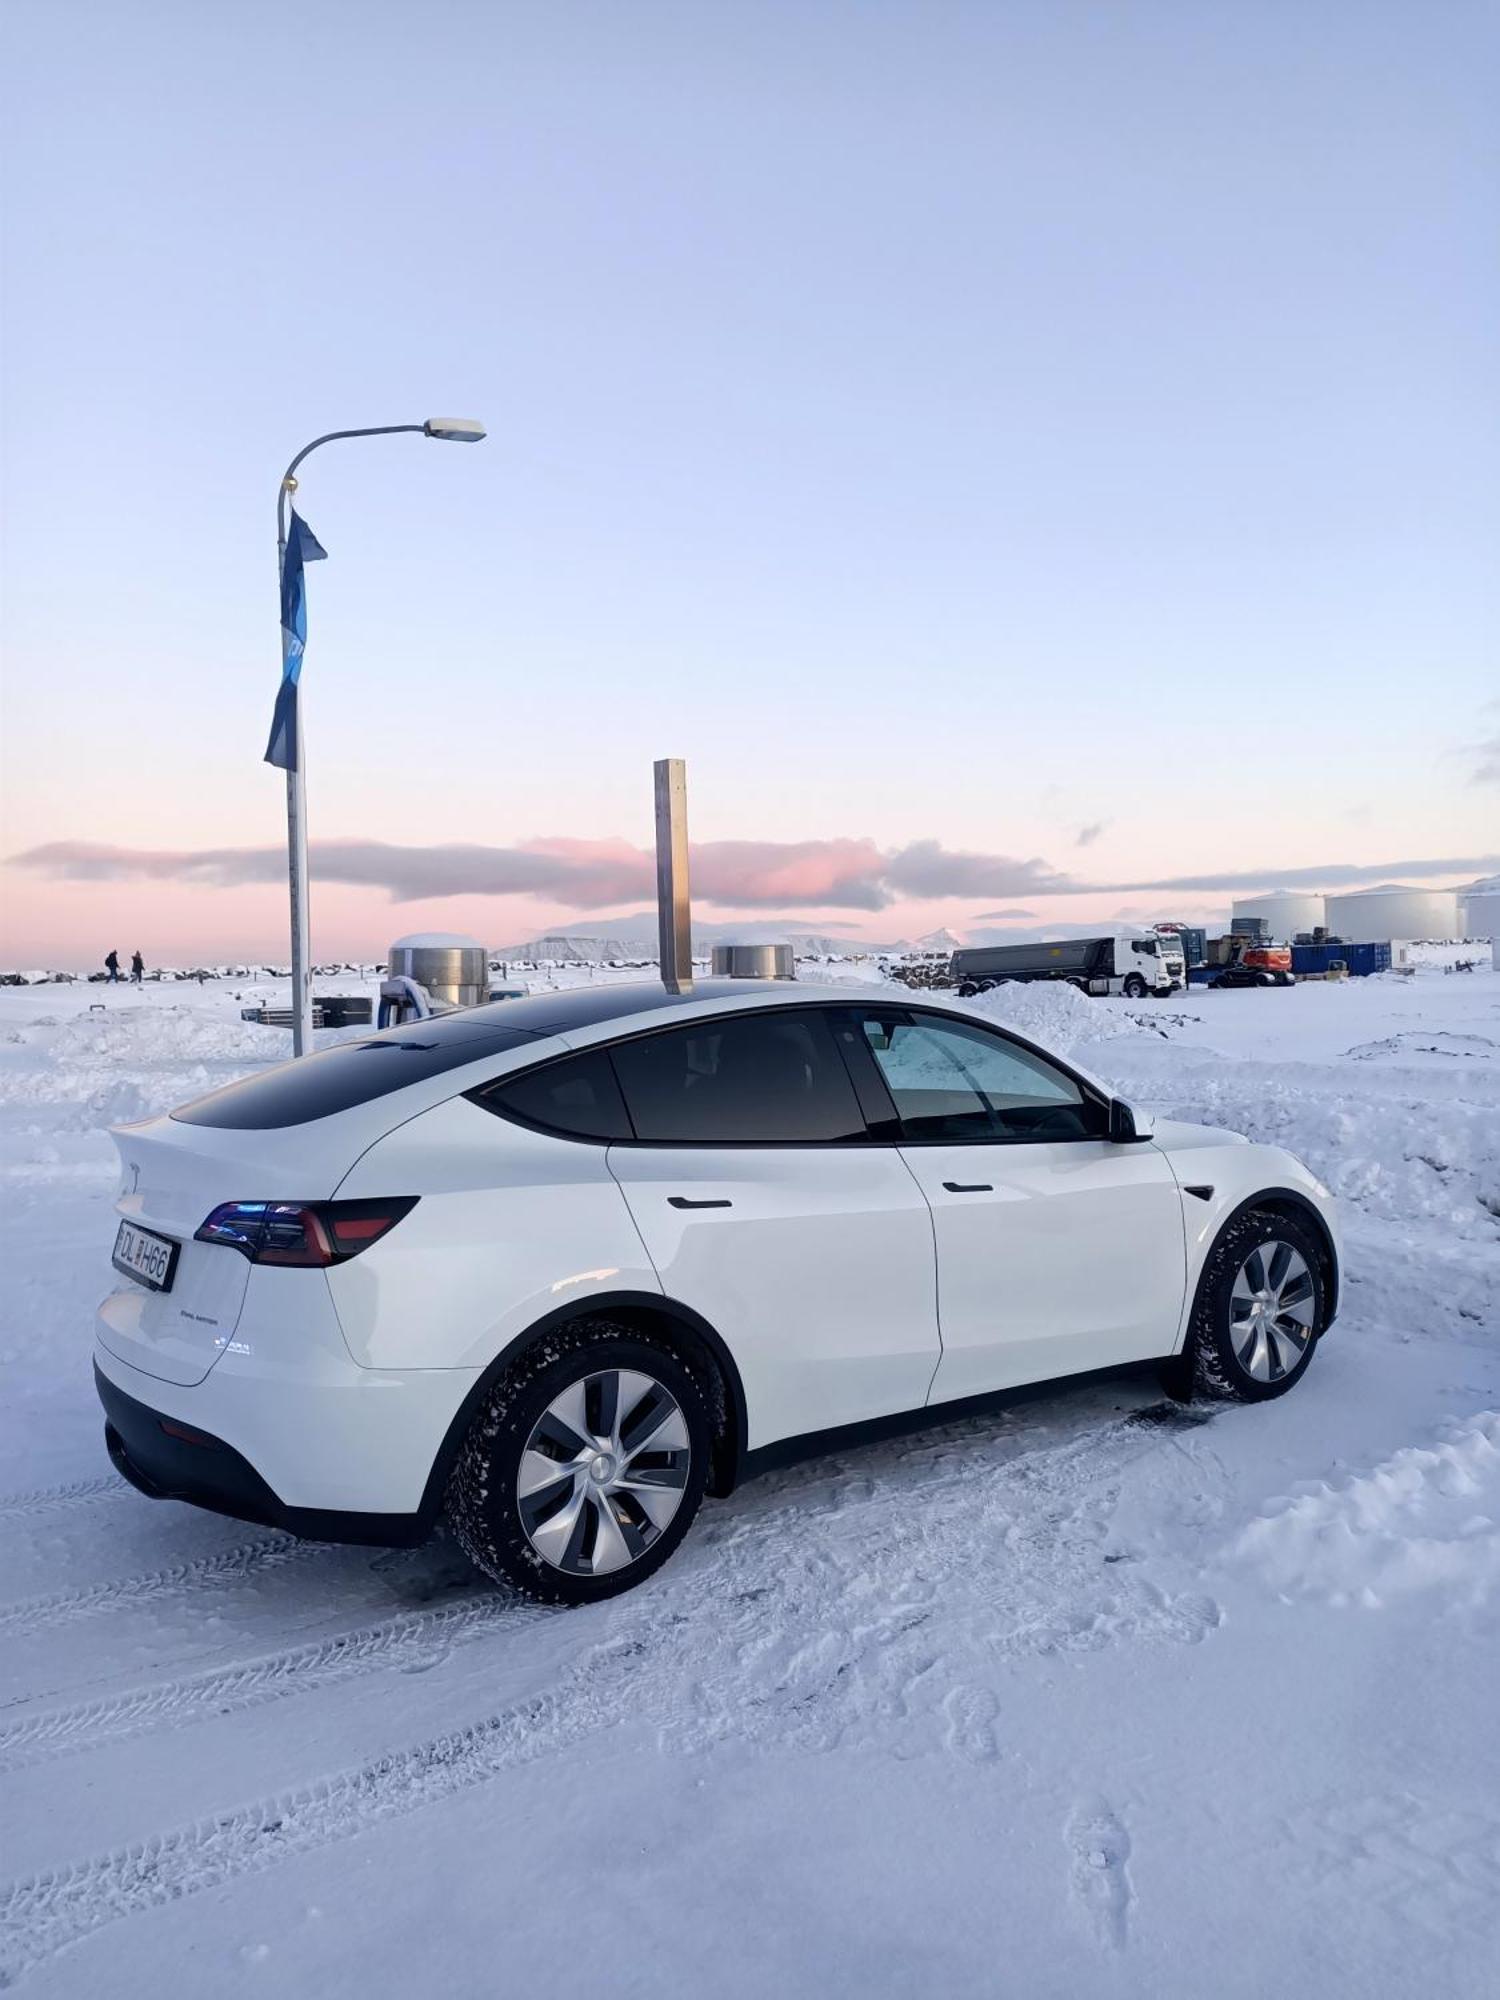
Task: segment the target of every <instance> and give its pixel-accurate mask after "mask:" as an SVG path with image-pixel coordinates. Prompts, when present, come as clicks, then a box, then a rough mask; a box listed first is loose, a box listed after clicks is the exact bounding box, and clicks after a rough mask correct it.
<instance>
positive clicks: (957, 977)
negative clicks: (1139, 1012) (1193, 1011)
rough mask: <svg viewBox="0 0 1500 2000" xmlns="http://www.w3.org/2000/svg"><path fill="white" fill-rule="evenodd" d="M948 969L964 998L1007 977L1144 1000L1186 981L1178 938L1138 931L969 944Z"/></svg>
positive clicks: (955, 956) (1084, 991)
mask: <svg viewBox="0 0 1500 2000" xmlns="http://www.w3.org/2000/svg"><path fill="white" fill-rule="evenodd" d="M952 972H953V980H954V983H955V985H956V986H957V987H958V990H959V993H960V994H961V995H962V996H963V997H965V998H968V997H970V996H972V995H973V994H976V993H987V992H988V991H989V990H990V988H991V987H992V986H1002V985H1004V984H1005V983H1006V982H1007V981H1008V980H1019V981H1022V982H1030V981H1035V980H1042V979H1063V980H1066V981H1067V983H1068V984H1069V985H1070V986H1076V987H1077V988H1078V989H1079V991H1080V992H1083V993H1096V994H1103V993H1124V994H1126V995H1128V996H1129V997H1130V998H1131V999H1133V1000H1143V999H1145V997H1146V995H1147V994H1150V993H1154V994H1158V995H1165V994H1169V993H1173V992H1176V991H1177V990H1178V988H1180V987H1181V986H1182V985H1183V984H1184V983H1185V979H1186V975H1185V972H1184V968H1183V957H1182V947H1181V945H1180V943H1179V942H1178V940H1177V939H1176V938H1171V937H1158V936H1157V935H1155V934H1154V933H1146V932H1142V931H1131V932H1129V933H1121V934H1119V935H1118V936H1114V937H1091V938H1051V939H1044V940H1043V941H1042V942H1040V943H1036V944H991V945H974V946H969V947H966V948H965V949H964V950H962V951H956V952H954V954H953V967H952Z"/></svg>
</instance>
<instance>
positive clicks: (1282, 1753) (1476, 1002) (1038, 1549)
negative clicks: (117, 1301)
mask: <svg viewBox="0 0 1500 2000" xmlns="http://www.w3.org/2000/svg"><path fill="white" fill-rule="evenodd" d="M95 1004H102V1005H103V1006H104V1008H105V1011H102V1012H91V1011H90V1009H91V1007H92V1006H94V1005H95ZM989 1004H990V1006H991V1007H992V1008H993V1010H994V1011H995V1012H996V1013H997V1014H1002V1015H1005V1016H1008V1017H1009V1018H1012V1019H1014V1020H1016V1022H1017V1024H1018V1025H1020V1026H1022V1027H1023V1028H1024V1029H1027V1030H1029V1031H1030V1032H1033V1033H1036V1034H1037V1035H1038V1036H1039V1037H1040V1038H1042V1039H1044V1040H1048V1039H1050V1040H1051V1041H1052V1042H1053V1043H1054V1045H1056V1046H1058V1047H1059V1048H1063V1049H1066V1050H1069V1051H1071V1052H1073V1053H1076V1054H1077V1056H1078V1057H1079V1059H1080V1060H1082V1061H1083V1062H1085V1063H1087V1064H1088V1065H1089V1066H1090V1067H1092V1068H1094V1069H1096V1070H1097V1071H1099V1072H1101V1073H1102V1074H1104V1075H1105V1076H1107V1077H1108V1078H1109V1079H1110V1080H1111V1081H1112V1082H1113V1083H1115V1084H1116V1085H1117V1086H1118V1087H1119V1088H1120V1089H1121V1090H1122V1091H1124V1092H1125V1093H1126V1094H1128V1095H1131V1096H1133V1097H1134V1098H1136V1099H1137V1100H1139V1101H1141V1102H1143V1103H1145V1104H1147V1105H1149V1106H1151V1107H1152V1108H1154V1109H1156V1110H1158V1111H1160V1112H1162V1113H1165V1114H1168V1115H1173V1116H1183V1117H1188V1118H1199V1119H1206V1120H1209V1121H1211V1122H1219V1123H1225V1124H1230V1125H1234V1126H1237V1127H1238V1128H1239V1129H1242V1130H1245V1131H1248V1132H1250V1133H1251V1134H1252V1136H1254V1137H1257V1138H1265V1139H1271V1140H1274V1141H1276V1142H1278V1143H1282V1144H1286V1145H1289V1146H1291V1147H1292V1148H1293V1149H1294V1150H1296V1151H1297V1152H1298V1153H1300V1154H1301V1155H1302V1156H1303V1157H1304V1158H1305V1159H1306V1160H1307V1161H1308V1163H1309V1164H1310V1165H1311V1166H1312V1167H1313V1168H1314V1170H1315V1171H1316V1172H1318V1173H1319V1174H1320V1175H1321V1176H1322V1177H1323V1178H1324V1179H1325V1180H1327V1181H1328V1182H1329V1183H1330V1185H1332V1186H1333V1187H1334V1188H1335V1190H1336V1191H1337V1192H1338V1193H1339V1194H1340V1195H1341V1196H1342V1197H1343V1199H1344V1202H1345V1225H1346V1234H1347V1244H1346V1251H1347V1262H1348V1269H1347V1274H1346V1275H1347V1290H1346V1294H1345V1301H1344V1308H1343V1311H1342V1314H1341V1316H1340V1319H1339V1321H1338V1324H1337V1325H1336V1327H1335V1328H1334V1330H1333V1331H1332V1333H1331V1334H1330V1336H1329V1338H1328V1341H1327V1343H1326V1346H1325V1347H1324V1348H1323V1349H1322V1351H1321V1352H1320V1353H1319V1354H1318V1356H1317V1357H1316V1359H1315V1361H1314V1364H1313V1366H1312V1369H1311V1370H1310V1372H1309V1374H1308V1377H1307V1380H1306V1381H1305V1383H1303V1384H1301V1385H1299V1386H1298V1388H1297V1389H1296V1390H1295V1391H1294V1392H1293V1393H1292V1394H1291V1395H1289V1396H1287V1397H1286V1398H1284V1399H1282V1400H1280V1401H1278V1402H1275V1403H1272V1404H1269V1405H1266V1406H1262V1407H1259V1408H1223V1409H1218V1408H1214V1407H1211V1406H1193V1407H1191V1408H1187V1409H1183V1408H1180V1407H1179V1406H1177V1405H1174V1404H1170V1403H1167V1402H1164V1401H1163V1399H1162V1397H1161V1394H1160V1391H1159V1389H1158V1388H1157V1387H1156V1385H1155V1384H1154V1382H1153V1381H1152V1380H1151V1379H1149V1377H1131V1378H1121V1379H1119V1380H1117V1381H1110V1382H1106V1383H1099V1382H1093V1383H1089V1384H1086V1385H1077V1386H1074V1387H1071V1388H1068V1387H1064V1388H1059V1389H1052V1390H1046V1391H1040V1392H1037V1393H1034V1394H1032V1395H1029V1396H1027V1397H1025V1398H1022V1399H1018V1400H1016V1401H1015V1402H1014V1403H1013V1404H1012V1405H1011V1406H1010V1407H1009V1408H1007V1409H1006V1410H1004V1411H1003V1412H1000V1413H998V1414H996V1415H993V1416H991V1417H988V1418H986V1419H984V1420H970V1421H965V1422H963V1423H956V1424H955V1423H950V1424H947V1425H941V1426H935V1427H933V1428H931V1429H928V1430H924V1431H918V1432H914V1433H912V1434H910V1435H908V1436H905V1437H902V1438H900V1439H898V1440H895V1441H891V1442H887V1443H885V1444H882V1445H878V1446H873V1447H870V1448H868V1449H865V1450H862V1451H859V1452H851V1453H849V1454H848V1455H847V1456H844V1457H839V1458H835V1459H822V1460H815V1461H810V1462H807V1463H804V1464H803V1465H801V1466H798V1467H796V1468H794V1469H792V1470H789V1471H785V1472H782V1473H779V1474H776V1475H773V1476H769V1477H766V1478H763V1479H760V1480H758V1481H755V1482H752V1483H751V1484H749V1485H747V1486H746V1487H744V1488H743V1489H742V1490H741V1491H740V1492H739V1493H737V1494H736V1495H735V1496H734V1497H733V1498H732V1499H730V1500H728V1501H721V1502H711V1503H709V1505H708V1506H707V1507H706V1508H705V1511H704V1514H703V1516H702V1518H701V1521H700V1523H699V1525H698V1527H697V1529H696V1530H695V1532H694V1534H693V1535H692V1536H691V1537H690V1538H689V1540H688V1541H687V1543H686V1544H685V1546H684V1547H683V1549H682V1550H681V1551H680V1552H679V1554H678V1555H677V1556H676V1557H675V1558H674V1560H673V1561H672V1563H671V1564H670V1565H669V1566H668V1568H667V1569H666V1570H664V1571H663V1572H662V1574H661V1576H660V1577H659V1578H657V1579H656V1580H655V1581H654V1582H652V1583H650V1584H649V1585H647V1586H646V1587H645V1588H643V1589H642V1590H640V1591H639V1592H637V1593H635V1594H632V1595H628V1596H626V1597H624V1598H621V1599H618V1600H616V1601H614V1602H612V1603H608V1604H604V1605H600V1606H596V1607H593V1608H591V1609H588V1610H583V1611H572V1612H549V1611H543V1610H540V1609H538V1608H536V1607H534V1606H530V1605H524V1604H521V1603H519V1602H516V1601H514V1600H511V1599H508V1598H506V1597H504V1596H503V1595H500V1594H497V1593H495V1592H494V1591H491V1590H488V1589H486V1588H481V1587H480V1586H479V1585H478V1584H477V1583H476V1582H475V1581H474V1579H473V1577H472V1575H471V1574H470V1573H469V1571H468V1570H467V1567H466V1565H465V1564H464V1562H463V1560H462V1558H461V1557H460V1555H459V1554H458V1552H457V1551H456V1549H455V1548H453V1546H452V1545H451V1544H448V1543H445V1542H441V1541H440V1542H437V1543H434V1544H433V1545H431V1546H430V1547H428V1548H426V1549H423V1550H419V1551H415V1552H409V1553H396V1552H392V1553H381V1552H377V1551H370V1550H351V1549H336V1548H328V1547H320V1546H315V1545H310V1544H302V1543H297V1542H293V1541H290V1540H288V1539H286V1538H284V1537H281V1536H278V1535H275V1534H272V1533H270V1532H268V1531H263V1530H258V1529H254V1528H250V1527H246V1526H242V1525H238V1524H236V1523H233V1522H230V1521H224V1520H219V1519H215V1518H213V1517H211V1516H208V1515H203V1514H199V1513H196V1512H193V1511H191V1510H189V1509H186V1508H181V1507H177V1506H175V1505H172V1504H169V1503H160V1504H153V1503H152V1502H149V1501H146V1500H144V1499H141V1498H140V1497H138V1496H137V1495H136V1494H135V1493H133V1492H131V1491H130V1490H129V1489H128V1488H126V1487H124V1486H123V1485H122V1484H120V1483H119V1482H118V1481H117V1480H116V1479H115V1478H114V1476H113V1474H112V1473H111V1472H110V1470H109V1467H108V1465H107V1464H106V1463H105V1461H104V1459H103V1453H102V1447H101V1443H100V1430H101V1422H100V1416H99V1412H98V1410H97V1407H96V1405H95V1402H94V1397H93V1390H92V1385H91V1382H90V1379H89V1361H88V1357H89V1345H90V1333H91V1316H92V1310H93V1306H94V1303H95V1301H96V1298H97V1296H98V1295H99V1294H100V1293H101V1292H102V1291H103V1290H104V1289H106V1288H107V1284H108V1275H107V1270H108V1266H107V1259H108V1247H109V1243H110V1240H111V1235H112V1216H111V1202H112V1199H113V1191H114V1156H113V1149H112V1147H111V1146H110V1144H109V1142H108V1140H107V1139H106V1138H105V1137H104V1136H103V1127H104V1126H105V1125H107V1124H108V1123H109V1122H111V1121H112V1120H116V1119H120V1118H129V1117H134V1116H139V1115H142V1114H144V1113H145V1112H146V1111H148V1110H156V1109H160V1108H163V1107H164V1106H166V1105H169V1104H171V1103H174V1102H177V1101H179V1100H180V1099H182V1098H184V1097H186V1096H189V1095H192V1094H194V1093H196V1092H199V1091H201V1090H203V1089H205V1088H208V1087H210V1086H211V1085H212V1084H214V1083H216V1082H219V1081H222V1080H224V1079H225V1078H227V1077H228V1076H230V1075H232V1074H235V1073H238V1072H240V1071H242V1070H243V1069H245V1068H246V1067H248V1066H250V1065H252V1064H253V1063H255V1062H257V1061H264V1060H267V1059H270V1058H273V1057H275V1056H276V1055H278V1054H280V1053H282V1052H283V1050H284V1040H283V1038H282V1037H281V1036H280V1035H279V1034H278V1033H277V1031H274V1030H261V1029H254V1028H247V1027H244V1026H243V1025H242V1024H241V1023H240V1022H239V1020H238V1018H237V1013H238V1005H239V997H238V992H237V990H236V991H231V990H228V989H225V988H214V987H209V988H205V989H204V990H203V991H202V992H198V991H193V992H191V993H189V994H188V995H187V996H186V997H184V991H183V989H182V988H171V987H163V988H156V989H149V990H147V991H146V992H143V993H134V994H126V993H123V992H122V993H118V994H117V993H110V994H108V995H101V994H100V992H99V989H97V988H94V989H92V990H89V989H77V988H74V989H60V990H58V989H44V990H41V991H38V990H35V989H33V990H29V991H28V990H22V991H8V992H5V993H4V994H0V1120H3V1123H0V1131H3V1135H4V1143H5V1157H4V1163H3V1180H0V1185H3V1186H4V1189H5V1196H6V1199H5V1202H4V1206H3V1209H0V1256H3V1259H4V1262H3V1266H0V1268H3V1270H4V1274H5V1284H4V1292H5V1309H4V1316H3V1321H0V1367H3V1371H4V1374H3V1381H4V1394H3V1403H0V1453H3V1463H4V1472H3V1474H0V1848H3V1860H0V1984H5V1983H7V1982H9V1983H11V1984H14V1985H15V1986H17V1987H19V1988H20V1989H21V1990H23V1991H25V1992H26V1993H28V1994H32V1993H34V1994H36V1995H38V1996H42V1995H77V1994H83V1993H89V1992H95V1991H102V1990H108V1991H109V1992H111V1993H112V1994H116V1995H135V1994H141V1995H145V1994H147V1993H152V1994H154V1993H156V1992H158V1991H160V1990H161V1987H162V1984H163V1982H164V1980H169V1981H170V1983H171V1984H172V1985H173V1986H174V1987H176V1988H177V1990H179V1991H188V1992H193V1991H207V1990H212V1991H214V1992H216V1993H220V1994H229V1995H238V1994H251V1993H254V1994H264V1993H267V1992H273V1991H274V1992H276V1993H277V1994H291V1995H302V1994H309V1995H311V1994H314V1993H316V1994H318V1995H320V1996H323V1995H335V1996H336V1995H340V1994H345V1993H349V1994H353V1993H355V1992H360V1991H362V1992H369V1991H371V1990H374V1991H377V1992H408V1991H410V1992H415V1991H422V1992H433V1991H448V1992H453V1993H459V1994H468V1993H479V1992H483V1993H487V1994H488V1993H497V1994H505V1993H510V1992H516V1993H520V1992H527V1991H534V1990H538V1989H540V1988H542V1987H544V1986H545V1987H547V1988H551V1987H554V1986H556V1985H557V1984H558V1983H559V1982H561V1983H564V1984H566V1985H567V1986H569V1987H570V1988H571V1987H573V1986H575V1985H577V1986H579V1987H581V1988H584V1989H586V1990H588V1991H589V1992H591V1993H599V1994H603V1995H608V1996H611V2000H613V1996H615V1995H634V1994H641V1995H646V1994H651V1995H652V1996H654V2000H661V1996H663V1995H673V1994H679V1993H680V1994H689V1993H697V1992H700V1991H705V1990H710V1991H715V1992H717V1993H721V1994H724V1995H730V1996H740V1995H744V1996H752V1995H754V1996H761V1995H765V1994H768V1993H778V1994H782V1993H785V1994H794V1995H801V1994H831V1993H837V1994H844V1993H861V1992H863V1993H869V1994H881V1995H883V1994H908V1993H911V1994H917V1993H922V1994H927V1993H930V1992H932V1991H935V1990H938V1991H940V1990H944V1989H945V1988H953V1989H955V1990H956V1989H958V1988H960V1987H962V1988H963V1990H967V1991H972V1992H976V1993H983V1994H987V1995H988V1994H997V1995H1002V1994H1003V1995H1011V1994H1014V1995H1017V1996H1020V1995H1025V1996H1028V2000H1030V1996H1040V1995H1058V1996H1062V1995H1069V1996H1073V1995H1079V1994H1090V1995H1092V1994H1120V1995H1134V1994H1151V1995H1153V1996H1161V1995H1172V1996H1177V1995H1182V1996H1199V1995H1202V1994H1204V1993H1206V1992H1209V1991H1213V1992H1215V1993H1216V1994H1220V1995H1224V1996H1242V1995H1243V1996H1246V2000H1248V1996H1251V1995H1257V1996H1258V1995H1261V1994H1264V1993H1265V1992H1266V1991H1268V1990H1271V1989H1273V1988H1274V1987H1278V1986H1279V1987H1280V1988H1282V1989H1283V1990H1287V1991H1291V1992H1294V1993H1300V1992H1309V1991H1313V1990H1317V1991H1320V1992H1322V1993H1324V1994H1328V1995H1343V1994H1349V1995H1355V1994H1358V1995H1361V1996H1369V1995H1385V1994H1390V1995H1396V1994H1407V1993H1410V1992H1412V1991H1414V1990H1418V1988H1419V1987H1420V1989H1422V1990H1433V1991H1440V1992H1443V1993H1445V1994H1451V1995H1460V1996H1463V1995H1471V1994H1472V1995H1479V1994H1481V1993H1487V1992H1489V1991H1491V1990H1493V1969H1494V1964H1495V1962H1496V1961H1495V1953H1496V1950H1497V1947H1500V1803H1497V1787H1496V1783H1495V1778H1496V1770H1497V1760H1500V1723H1497V1704H1496V1703H1495V1701H1494V1696H1493V1682H1494V1658H1495V1643H1496V1639H1497V1637H1500V1615H1497V1607H1500V1416H1497V1414H1496V1413H1497V1412H1500V1360H1497V1352H1496V1344H1497V1339H1500V978H1496V977H1495V976H1494V975H1491V974H1487V973H1476V974H1472V975H1467V976H1447V975H1444V974H1443V973H1442V972H1441V970H1440V969H1439V968H1438V967H1436V966H1434V967H1431V968H1429V969H1425V970H1424V971H1423V972H1422V973H1420V974H1419V976H1418V977H1416V978H1415V979H1412V980H1408V981H1400V980H1397V979H1395V978H1387V979H1380V980H1373V981H1368V982H1363V983H1360V984H1358V985H1356V984H1350V985H1348V986H1344V987H1338V986H1329V987H1322V986H1317V987H1305V988H1299V989H1297V990H1296V991H1294V992H1290V993H1280V992H1258V991H1250V992H1244V993H1228V994H1212V995H1203V996H1199V995H1196V994H1195V995H1193V996H1191V997H1189V998H1185V999H1183V1000H1181V1001H1179V1002H1175V1003H1171V1004H1168V1005H1153V1004H1151V1003H1146V1004H1144V1005H1143V1006H1140V1007H1134V1008H1132V1007H1129V1006H1128V1005H1122V1004H1119V1003H1114V1002H1092V1001H1087V1000H1083V999H1082V998H1080V997H1079V996H1077V995H1075V994H1073V993H1071V991H1066V990H1064V991H1058V992H1048V993H1038V992H1037V991H1035V990H1034V989H1032V990H1028V989H1012V990H1010V991H1009V992H1004V991H1002V992H1001V993H999V994H997V995H994V996H992V998H991V1000H990V1002H989ZM850 1283H851V1284H852V1285H857V1283H858V1274H857V1273H851V1274H850Z"/></svg>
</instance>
